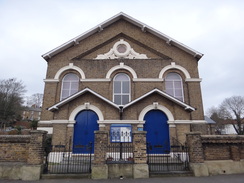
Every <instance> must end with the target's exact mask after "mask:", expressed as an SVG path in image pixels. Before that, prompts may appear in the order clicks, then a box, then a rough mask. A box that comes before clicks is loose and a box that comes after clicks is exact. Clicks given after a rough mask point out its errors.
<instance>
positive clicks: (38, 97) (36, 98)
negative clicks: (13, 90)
mask: <svg viewBox="0 0 244 183" xmlns="http://www.w3.org/2000/svg"><path fill="white" fill-rule="evenodd" d="M42 100H43V94H42V93H35V94H33V95H31V96H30V97H27V106H28V107H31V106H33V105H34V106H35V107H36V108H39V107H41V106H42Z"/></svg>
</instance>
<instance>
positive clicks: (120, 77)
mask: <svg viewBox="0 0 244 183" xmlns="http://www.w3.org/2000/svg"><path fill="white" fill-rule="evenodd" d="M114 80H115V81H129V78H128V76H127V75H126V74H118V75H117V76H116V77H115V79H114Z"/></svg>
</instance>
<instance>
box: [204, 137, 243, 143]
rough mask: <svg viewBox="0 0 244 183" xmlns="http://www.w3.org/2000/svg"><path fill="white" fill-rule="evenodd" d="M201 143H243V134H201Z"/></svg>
mask: <svg viewBox="0 0 244 183" xmlns="http://www.w3.org/2000/svg"><path fill="white" fill-rule="evenodd" d="M201 141H202V143H218V144H219V143H225V144H230V143H231V144H233V143H234V144H241V143H244V135H201Z"/></svg>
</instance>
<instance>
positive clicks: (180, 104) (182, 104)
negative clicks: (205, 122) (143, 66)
mask: <svg viewBox="0 0 244 183" xmlns="http://www.w3.org/2000/svg"><path fill="white" fill-rule="evenodd" d="M153 93H158V94H159V95H161V96H163V97H165V98H167V99H169V100H171V101H172V102H174V103H176V104H178V105H179V106H181V107H183V108H184V109H185V110H189V111H195V110H196V109H195V108H194V107H191V106H190V105H188V104H186V103H184V102H182V101H180V100H178V99H176V98H175V97H173V96H171V95H169V94H167V93H165V92H163V91H161V90H159V89H157V88H156V89H153V90H152V91H150V92H148V93H146V94H144V95H142V96H141V97H139V98H137V99H135V100H133V101H131V102H130V103H128V104H126V105H124V107H123V109H125V108H127V107H129V106H131V105H133V104H134V103H136V102H138V101H140V100H142V99H144V98H145V97H147V96H149V95H151V94H153Z"/></svg>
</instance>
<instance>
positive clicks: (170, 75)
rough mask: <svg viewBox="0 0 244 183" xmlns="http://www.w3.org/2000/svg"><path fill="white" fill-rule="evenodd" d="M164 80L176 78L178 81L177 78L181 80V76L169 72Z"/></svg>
mask: <svg viewBox="0 0 244 183" xmlns="http://www.w3.org/2000/svg"><path fill="white" fill-rule="evenodd" d="M166 80H178V81H179V80H181V77H180V75H179V74H177V73H169V74H167V76H166Z"/></svg>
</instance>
